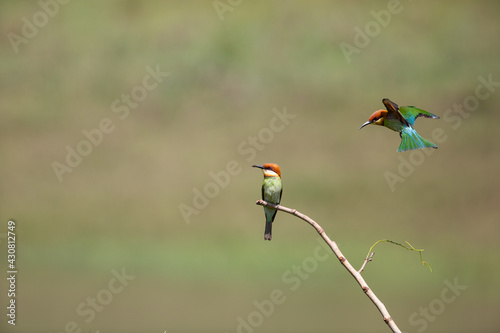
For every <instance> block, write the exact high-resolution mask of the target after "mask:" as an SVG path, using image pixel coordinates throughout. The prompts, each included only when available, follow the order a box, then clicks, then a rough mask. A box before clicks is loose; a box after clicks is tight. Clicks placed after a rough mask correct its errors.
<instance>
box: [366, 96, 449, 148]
mask: <svg viewBox="0 0 500 333" xmlns="http://www.w3.org/2000/svg"><path fill="white" fill-rule="evenodd" d="M382 103H384V105H385V107H386V109H387V110H378V111H375V112H374V113H373V114H372V115H371V116H370V118H369V119H368V121H367V122H366V123H364V124H363V125H362V126H361V127H360V128H359V129H362V128H363V127H365V126H366V125H370V124H374V125H380V126H385V127H387V128H389V129H391V130H393V131H396V132H399V136H400V137H401V145H400V146H399V148H398V152H399V151H405V150H412V149H420V148H434V149H436V148H437V146H436V145H435V144H433V143H432V142H430V141H427V140H425V139H424V138H422V137H421V136H420V135H418V133H417V131H415V130H414V129H413V125H415V119H417V118H418V117H426V118H433V119H439V117H438V116H436V115H435V114H432V113H430V112H427V111H424V110H422V109H419V108H416V107H414V106H402V107H399V106H398V105H397V104H396V103H394V102H392V101H390V100H389V99H388V98H384V99H383V100H382Z"/></svg>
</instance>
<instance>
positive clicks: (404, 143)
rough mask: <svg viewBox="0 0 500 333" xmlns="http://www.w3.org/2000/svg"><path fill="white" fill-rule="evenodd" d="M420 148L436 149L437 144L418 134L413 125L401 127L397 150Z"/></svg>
mask: <svg viewBox="0 0 500 333" xmlns="http://www.w3.org/2000/svg"><path fill="white" fill-rule="evenodd" d="M420 148H434V149H436V148H437V146H436V145H435V144H433V143H432V142H430V141H427V140H426V139H424V138H422V137H421V136H420V135H418V133H417V131H415V130H414V129H413V127H405V128H403V130H402V131H401V145H400V146H399V148H398V152H400V151H406V150H413V149H420Z"/></svg>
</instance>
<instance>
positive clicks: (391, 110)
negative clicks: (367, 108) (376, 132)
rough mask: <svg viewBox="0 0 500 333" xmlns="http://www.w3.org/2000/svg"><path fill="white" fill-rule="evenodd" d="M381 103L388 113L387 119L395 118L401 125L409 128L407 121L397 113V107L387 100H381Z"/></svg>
mask: <svg viewBox="0 0 500 333" xmlns="http://www.w3.org/2000/svg"><path fill="white" fill-rule="evenodd" d="M382 103H384V105H385V108H386V109H387V111H388V114H387V117H388V118H396V119H398V120H399V121H400V122H401V123H402V124H403V125H406V126H409V124H408V121H407V120H406V118H405V117H404V116H403V115H402V114H401V112H399V106H398V105H397V104H396V103H394V102H393V101H391V100H390V99H388V98H384V99H383V100H382Z"/></svg>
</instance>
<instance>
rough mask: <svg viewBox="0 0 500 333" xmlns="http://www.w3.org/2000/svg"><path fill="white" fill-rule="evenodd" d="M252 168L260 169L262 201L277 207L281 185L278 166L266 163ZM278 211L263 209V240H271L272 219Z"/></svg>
mask: <svg viewBox="0 0 500 333" xmlns="http://www.w3.org/2000/svg"><path fill="white" fill-rule="evenodd" d="M252 166H253V167H254V168H259V169H262V171H263V172H264V182H263V183H262V200H264V201H267V202H269V203H272V204H275V205H278V204H279V203H280V202H281V194H282V193H283V185H282V184H281V170H280V167H279V166H278V164H274V163H266V164H264V165H252ZM277 212H278V211H277V210H276V209H274V208H271V207H264V214H265V215H266V230H265V232H264V239H265V240H271V229H272V227H273V224H272V223H273V221H274V217H275V216H276V213H277Z"/></svg>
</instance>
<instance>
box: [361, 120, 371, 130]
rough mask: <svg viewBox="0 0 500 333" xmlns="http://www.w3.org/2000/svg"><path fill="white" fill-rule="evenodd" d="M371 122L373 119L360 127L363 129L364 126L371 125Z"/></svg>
mask: <svg viewBox="0 0 500 333" xmlns="http://www.w3.org/2000/svg"><path fill="white" fill-rule="evenodd" d="M371 123H372V122H371V121H367V122H366V123H364V124H363V125H361V127H360V128H359V129H362V128H363V127H365V126H366V125H370V124H371ZM358 131H359V130H358Z"/></svg>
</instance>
